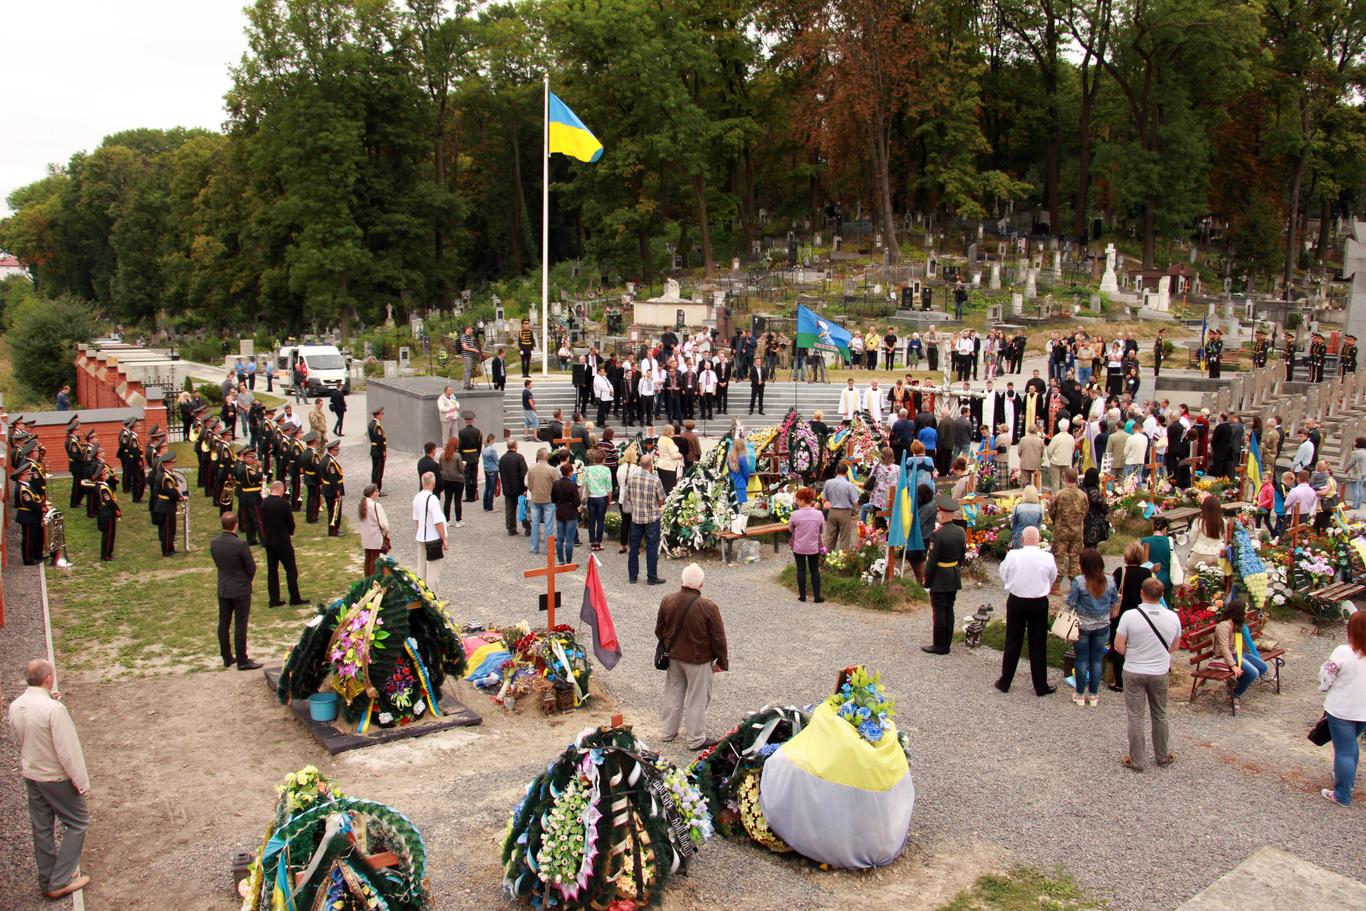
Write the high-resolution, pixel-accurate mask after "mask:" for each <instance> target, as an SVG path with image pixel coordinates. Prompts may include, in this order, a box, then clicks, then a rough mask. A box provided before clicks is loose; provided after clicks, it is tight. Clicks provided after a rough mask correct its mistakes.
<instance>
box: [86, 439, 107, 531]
mask: <svg viewBox="0 0 1366 911" xmlns="http://www.w3.org/2000/svg"><path fill="white" fill-rule="evenodd" d="M84 446H85V477H84V479H83V480H82V481H81V486H82V487H84V488H85V493H84V494H83V496H84V497H85V517H86V518H87V519H93V518H95V507H96V506H98V505H99V504H98V503H97V502H95V500H96V497H95V493H96V491H95V484H96V481H97V479H98V478H100V477H101V476H102V475H103V473H104V449H103V448H101V446H100V441H99V436H98V434H96V433H95V431H94V430H90V431H88V432H87V433H86V435H85V443H84Z"/></svg>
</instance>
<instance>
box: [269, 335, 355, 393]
mask: <svg viewBox="0 0 1366 911" xmlns="http://www.w3.org/2000/svg"><path fill="white" fill-rule="evenodd" d="M301 361H302V362H303V364H304V366H305V367H307V368H308V394H309V395H319V394H321V393H324V392H331V391H332V390H333V389H337V388H340V389H341V390H342V392H343V393H345V394H347V395H350V393H351V372H350V371H349V370H347V369H346V367H347V365H346V358H345V356H343V355H342V353H341V352H340V351H338V350H337V346H336V345H291V346H289V347H285V348H281V349H280V350H279V351H277V352H276V354H275V375H276V376H277V377H278V378H279V380H280V385H281V387H282V388H284V389H286V390H288V391H289V392H291V393H293V392H294V365H295V364H296V363H299V362H301Z"/></svg>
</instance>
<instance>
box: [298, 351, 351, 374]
mask: <svg viewBox="0 0 1366 911" xmlns="http://www.w3.org/2000/svg"><path fill="white" fill-rule="evenodd" d="M303 359H304V363H306V364H308V369H309V370H344V369H346V362H345V361H343V360H342V358H341V355H340V354H306V355H304V358H303Z"/></svg>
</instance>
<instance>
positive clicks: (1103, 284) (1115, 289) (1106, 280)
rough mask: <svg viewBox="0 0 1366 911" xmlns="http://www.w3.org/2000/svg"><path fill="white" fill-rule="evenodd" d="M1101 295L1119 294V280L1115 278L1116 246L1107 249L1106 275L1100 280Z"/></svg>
mask: <svg viewBox="0 0 1366 911" xmlns="http://www.w3.org/2000/svg"><path fill="white" fill-rule="evenodd" d="M1100 293H1101V294H1112V295H1113V294H1118V293H1119V279H1118V278H1116V276H1115V245H1114V244H1107V245H1106V247H1105V274H1104V275H1103V276H1101V279H1100Z"/></svg>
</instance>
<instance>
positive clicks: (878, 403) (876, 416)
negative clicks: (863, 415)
mask: <svg viewBox="0 0 1366 911" xmlns="http://www.w3.org/2000/svg"><path fill="white" fill-rule="evenodd" d="M850 382H853V381H852V380H850ZM863 410H864V411H866V412H868V416H869V417H871V418H872V419H873V423H874V424H881V423H882V392H881V391H880V390H879V389H878V388H877V380H873V381H871V382H870V383H869V384H868V388H867V389H865V390H863Z"/></svg>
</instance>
